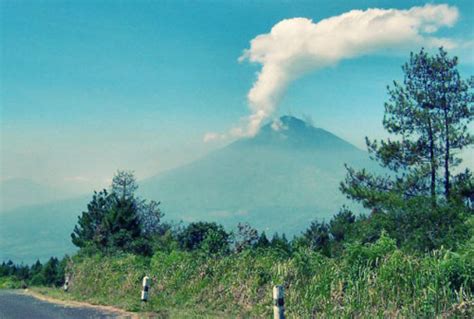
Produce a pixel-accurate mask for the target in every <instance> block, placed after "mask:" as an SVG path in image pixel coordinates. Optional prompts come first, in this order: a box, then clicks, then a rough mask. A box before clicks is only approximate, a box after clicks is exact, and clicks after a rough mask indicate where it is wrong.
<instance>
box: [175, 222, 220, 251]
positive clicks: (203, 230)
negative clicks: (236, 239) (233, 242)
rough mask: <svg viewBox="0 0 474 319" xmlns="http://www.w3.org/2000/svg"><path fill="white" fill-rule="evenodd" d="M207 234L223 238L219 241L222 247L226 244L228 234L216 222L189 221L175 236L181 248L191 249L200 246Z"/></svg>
mask: <svg viewBox="0 0 474 319" xmlns="http://www.w3.org/2000/svg"><path fill="white" fill-rule="evenodd" d="M208 235H212V236H213V237H214V238H216V237H220V238H223V239H225V240H223V241H222V242H221V245H222V246H223V247H224V246H228V237H229V235H228V234H227V233H226V232H225V230H224V228H223V227H222V226H221V225H218V224H216V223H209V222H196V223H190V224H189V225H188V226H187V227H185V228H184V229H183V230H181V231H180V232H179V234H178V236H177V237H178V243H179V246H180V247H181V249H183V250H188V251H191V250H196V249H198V248H201V245H202V244H203V242H204V240H205V239H206V237H207V236H208ZM212 250H216V248H215V247H213V248H212Z"/></svg>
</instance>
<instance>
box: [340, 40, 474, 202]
mask: <svg viewBox="0 0 474 319" xmlns="http://www.w3.org/2000/svg"><path fill="white" fill-rule="evenodd" d="M457 63H458V62H457V58H453V59H450V58H448V56H447V53H446V51H444V50H443V49H442V48H441V49H440V50H439V53H438V54H437V55H436V56H434V57H433V56H430V55H429V54H428V53H427V52H426V51H424V50H423V49H422V50H421V51H420V52H419V53H418V54H413V53H412V54H411V56H410V61H409V62H408V63H406V64H405V65H404V66H403V72H404V75H405V78H404V81H403V84H400V83H397V82H394V84H393V87H388V93H389V101H388V102H387V103H385V116H384V120H383V125H384V128H385V129H386V130H387V132H388V133H390V134H391V135H393V136H394V137H395V138H394V139H390V138H389V139H387V140H381V141H370V140H369V139H368V138H367V139H366V141H367V146H368V150H369V152H370V153H371V154H372V156H373V157H374V158H375V159H376V160H378V161H379V162H380V164H381V165H382V166H383V167H385V168H387V169H388V170H390V171H392V174H391V175H385V176H378V175H374V174H371V173H369V172H367V171H365V170H360V171H356V170H354V169H352V168H350V167H347V170H348V174H347V176H346V179H345V181H344V182H343V183H341V190H342V192H343V193H345V194H346V195H347V196H348V197H349V198H352V199H355V200H357V201H360V202H362V204H364V206H366V207H368V208H371V209H375V210H385V209H387V208H389V207H393V206H397V205H400V204H401V203H403V201H405V200H407V199H409V198H412V197H415V196H429V197H430V198H431V202H432V204H433V205H434V206H435V205H436V203H437V201H438V197H439V195H440V194H441V193H444V197H445V198H446V199H449V197H450V190H451V175H452V167H453V166H456V165H458V164H459V163H460V161H461V160H460V158H459V157H456V156H455V154H454V150H461V149H463V148H464V147H466V146H468V145H470V144H472V142H473V139H472V137H471V136H470V134H469V132H468V129H467V125H468V124H469V122H470V121H472V118H473V106H472V103H473V101H474V97H473V94H472V90H471V89H472V88H473V85H472V84H473V83H474V82H473V81H469V82H468V81H464V80H462V79H461V78H460V76H459V72H458V71H457V69H456V66H457ZM443 167H444V180H443V181H442V182H441V179H440V178H439V171H440V169H441V168H443Z"/></svg>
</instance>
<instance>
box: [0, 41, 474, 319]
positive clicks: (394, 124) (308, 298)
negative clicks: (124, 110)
mask: <svg viewBox="0 0 474 319" xmlns="http://www.w3.org/2000/svg"><path fill="white" fill-rule="evenodd" d="M457 62H458V61H457V58H450V57H449V56H448V54H447V53H446V51H444V50H443V49H440V50H439V51H438V53H437V54H435V55H430V54H428V53H427V52H425V51H424V50H421V51H420V52H419V53H417V54H412V55H411V56H410V60H409V61H408V62H407V63H406V64H405V65H404V66H403V72H404V75H405V77H404V81H403V82H402V83H397V82H394V83H393V85H392V86H390V87H388V96H389V100H388V102H387V103H386V104H385V117H384V120H383V124H384V127H385V128H386V130H387V132H388V133H390V134H391V135H392V138H390V139H387V140H381V141H376V140H370V139H367V146H368V150H369V153H370V154H371V156H372V157H373V158H374V160H376V161H378V162H379V163H380V164H381V166H382V167H384V168H385V171H386V174H385V175H376V174H374V173H372V172H368V171H366V170H359V171H358V170H355V169H353V168H351V167H347V176H346V178H345V180H344V181H343V182H342V183H341V186H340V189H341V191H342V192H343V193H344V194H345V195H346V196H347V197H348V198H350V199H352V200H354V201H356V202H358V203H361V204H362V205H363V206H364V207H365V208H366V210H367V211H368V212H369V213H367V214H361V213H358V212H353V211H351V210H349V209H348V208H347V207H342V208H341V209H340V211H339V212H337V213H336V214H335V215H334V217H333V218H332V219H331V220H330V221H328V222H325V221H321V220H315V221H314V222H313V223H311V224H310V225H308V228H307V229H306V230H305V231H303V232H302V233H301V234H300V235H299V236H296V237H294V238H292V239H291V240H288V239H287V238H286V237H285V235H284V234H272V235H271V236H267V234H265V233H264V232H262V233H259V232H258V231H257V230H256V229H254V228H252V226H251V225H249V224H244V223H243V224H239V225H237V228H236V229H234V230H232V231H229V230H226V229H224V227H222V226H221V225H219V224H216V223H211V222H194V223H189V224H170V223H166V222H163V220H162V218H163V213H162V212H161V210H160V203H159V202H154V201H147V200H145V199H142V198H139V197H138V196H137V195H136V190H137V187H138V186H137V184H136V182H135V178H134V176H133V174H132V173H131V172H127V171H119V172H118V173H117V174H116V176H115V177H114V179H113V182H112V186H111V188H110V190H103V191H101V192H95V193H94V195H93V196H92V199H91V202H90V203H89V205H88V207H87V210H86V211H84V212H83V213H82V215H81V216H80V217H79V219H78V223H77V225H76V227H75V228H74V230H73V233H72V235H71V237H72V242H73V243H74V244H75V245H76V246H77V247H79V248H80V250H79V252H78V253H77V254H76V255H74V256H72V257H65V258H64V259H63V260H61V261H58V260H57V259H53V258H52V259H50V260H49V261H48V262H47V263H46V264H44V265H41V264H40V263H39V262H37V263H36V264H34V265H32V266H31V267H28V266H23V265H14V264H13V263H12V262H8V263H3V264H2V265H1V267H0V287H9V286H21V285H44V286H60V285H61V284H62V283H63V280H64V276H65V274H68V275H69V276H70V278H71V280H70V289H69V292H68V294H69V296H70V297H71V296H72V297H73V298H75V299H79V300H84V301H89V302H93V303H99V304H110V305H115V306H120V307H122V308H124V309H126V310H132V311H139V310H146V311H152V312H156V313H158V314H161V315H162V316H164V317H166V316H171V317H176V316H183V317H186V316H187V317H189V316H193V317H198V316H215V317H223V316H224V317H237V316H241V317H246V316H249V317H268V316H269V315H270V314H271V309H272V303H271V302H272V300H271V287H272V286H273V285H276V284H281V285H283V286H284V287H285V293H286V298H285V302H286V313H287V315H288V317H292V318H311V317H394V318H395V317H421V318H431V317H466V318H468V317H471V318H472V317H474V298H473V295H474V210H473V200H474V178H473V176H472V173H471V172H470V171H469V170H468V169H466V170H463V171H462V170H460V169H459V167H458V166H459V164H460V163H461V159H460V158H459V156H458V155H459V151H460V150H463V149H464V148H466V147H470V146H471V145H472V143H473V137H472V136H471V135H470V134H469V125H470V122H471V121H472V119H473V115H474V112H473V102H474V96H473V93H472V88H473V86H474V81H473V79H469V80H463V79H462V78H461V77H460V75H459V73H458V71H457ZM291 214H292V213H291V212H289V217H288V218H292V217H291V216H292V215H291ZM294 214H295V215H297V212H294ZM144 275H148V276H150V277H151V278H152V288H151V291H150V301H149V302H148V303H147V304H146V305H142V304H140V301H139V292H140V289H141V278H142V277H143V276H144ZM182 309H187V311H189V312H187V313H185V314H183V312H182ZM180 311H181V312H180Z"/></svg>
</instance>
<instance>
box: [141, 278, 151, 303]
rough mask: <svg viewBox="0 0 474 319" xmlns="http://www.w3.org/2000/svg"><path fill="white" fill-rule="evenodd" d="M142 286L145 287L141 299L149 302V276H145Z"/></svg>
mask: <svg viewBox="0 0 474 319" xmlns="http://www.w3.org/2000/svg"><path fill="white" fill-rule="evenodd" d="M142 286H143V288H142V297H141V300H142V301H144V302H147V301H148V290H149V289H150V277H148V276H145V277H143V281H142Z"/></svg>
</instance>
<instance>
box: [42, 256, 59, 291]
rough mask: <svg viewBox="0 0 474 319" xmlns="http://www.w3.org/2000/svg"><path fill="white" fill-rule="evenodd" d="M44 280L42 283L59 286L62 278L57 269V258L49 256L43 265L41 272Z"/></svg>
mask: <svg viewBox="0 0 474 319" xmlns="http://www.w3.org/2000/svg"><path fill="white" fill-rule="evenodd" d="M41 274H42V276H43V280H44V285H47V286H60V285H61V284H62V282H63V278H62V276H61V273H60V271H59V260H58V259H57V258H56V257H51V258H50V259H49V260H48V261H47V262H46V263H45V264H44V266H43V270H42V272H41Z"/></svg>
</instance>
